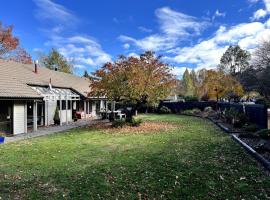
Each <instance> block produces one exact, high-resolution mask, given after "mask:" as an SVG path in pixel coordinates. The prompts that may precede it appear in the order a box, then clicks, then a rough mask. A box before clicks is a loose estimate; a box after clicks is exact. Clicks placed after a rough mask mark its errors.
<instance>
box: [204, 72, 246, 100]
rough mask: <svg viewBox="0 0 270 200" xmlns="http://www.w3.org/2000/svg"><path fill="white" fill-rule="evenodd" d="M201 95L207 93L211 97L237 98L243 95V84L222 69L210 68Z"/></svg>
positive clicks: (217, 98)
mask: <svg viewBox="0 0 270 200" xmlns="http://www.w3.org/2000/svg"><path fill="white" fill-rule="evenodd" d="M200 91H201V95H202V96H203V95H207V96H208V97H209V99H212V100H214V99H216V100H217V101H218V100H219V99H220V98H226V99H228V100H231V99H235V98H236V97H240V96H242V95H243V93H244V90H243V87H242V85H241V84H240V83H239V82H238V81H237V80H236V79H235V78H234V77H233V76H231V75H230V74H225V73H224V72H222V71H216V70H208V71H207V73H206V76H205V79H204V80H203V82H202V86H201V87H200Z"/></svg>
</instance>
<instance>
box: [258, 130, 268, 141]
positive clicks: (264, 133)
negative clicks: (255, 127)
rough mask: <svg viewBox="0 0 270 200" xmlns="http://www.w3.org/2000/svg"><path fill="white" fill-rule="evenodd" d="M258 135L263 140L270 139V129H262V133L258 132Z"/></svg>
mask: <svg viewBox="0 0 270 200" xmlns="http://www.w3.org/2000/svg"><path fill="white" fill-rule="evenodd" d="M256 134H257V135H258V136H260V137H261V138H263V139H267V140H268V139H270V129H262V130H260V131H257V132H256Z"/></svg>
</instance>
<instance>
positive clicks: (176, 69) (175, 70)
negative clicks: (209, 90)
mask: <svg viewBox="0 0 270 200" xmlns="http://www.w3.org/2000/svg"><path fill="white" fill-rule="evenodd" d="M186 69H189V70H192V69H191V68H187V67H172V71H171V72H172V74H174V75H175V76H177V77H178V78H180V77H182V76H183V74H184V72H185V71H186Z"/></svg>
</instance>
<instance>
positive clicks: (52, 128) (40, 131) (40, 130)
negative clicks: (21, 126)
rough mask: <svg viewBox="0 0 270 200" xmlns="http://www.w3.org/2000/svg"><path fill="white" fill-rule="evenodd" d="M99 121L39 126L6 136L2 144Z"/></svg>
mask: <svg viewBox="0 0 270 200" xmlns="http://www.w3.org/2000/svg"><path fill="white" fill-rule="evenodd" d="M100 121H102V120H79V121H77V122H72V123H71V124H68V125H63V126H49V127H40V128H38V130H37V131H35V132H30V133H26V134H25V133H24V134H19V135H15V136H13V137H6V138H5V142H4V144H5V143H11V142H16V141H20V140H26V139H29V138H34V137H40V136H44V135H50V134H54V133H58V132H62V131H66V130H70V129H73V128H79V127H85V126H89V125H94V124H96V123H97V122H100Z"/></svg>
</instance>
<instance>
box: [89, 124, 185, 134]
mask: <svg viewBox="0 0 270 200" xmlns="http://www.w3.org/2000/svg"><path fill="white" fill-rule="evenodd" d="M180 127H182V126H181V125H179V124H175V123H169V122H149V121H148V122H143V123H142V124H141V125H140V126H138V127H132V126H128V125H126V126H124V127H122V128H120V127H119V128H112V127H111V123H98V124H95V125H94V126H91V127H90V128H95V129H101V130H104V132H106V133H110V134H112V133H118V134H119V133H121V134H123V133H125V134H128V133H130V134H141V133H159V132H167V131H169V130H173V129H176V128H180Z"/></svg>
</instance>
